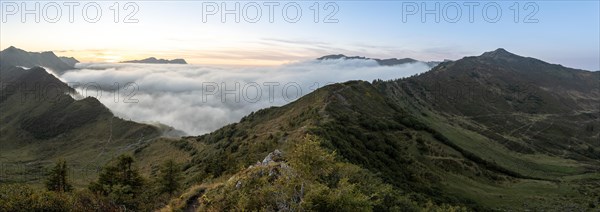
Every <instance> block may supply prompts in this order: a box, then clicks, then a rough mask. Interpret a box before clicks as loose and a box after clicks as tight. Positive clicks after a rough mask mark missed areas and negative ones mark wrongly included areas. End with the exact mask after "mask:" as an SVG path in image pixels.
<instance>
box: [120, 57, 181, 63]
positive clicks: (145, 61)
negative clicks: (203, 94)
mask: <svg viewBox="0 0 600 212" xmlns="http://www.w3.org/2000/svg"><path fill="white" fill-rule="evenodd" d="M121 63H149V64H187V62H186V61H185V60H184V59H173V60H165V59H156V58H155V57H149V58H146V59H143V60H130V61H122V62H121Z"/></svg>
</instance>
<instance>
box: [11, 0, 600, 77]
mask: <svg viewBox="0 0 600 212" xmlns="http://www.w3.org/2000/svg"><path fill="white" fill-rule="evenodd" d="M7 2H11V1H2V4H5V3H7ZM38 2H39V3H40V4H41V7H43V6H44V5H46V4H48V1H38ZM215 2H216V1H215ZM235 2H238V3H240V6H244V5H248V4H249V3H250V1H227V2H225V4H226V5H227V6H230V7H234V4H235ZM289 2H291V1H285V2H279V3H280V5H279V6H278V7H275V10H274V11H275V16H274V19H275V20H274V23H270V22H269V21H268V18H267V12H268V7H265V6H264V5H263V3H264V2H257V3H258V5H260V6H261V10H262V17H261V20H260V21H259V22H258V23H249V22H246V21H245V20H244V19H243V18H241V23H235V22H234V21H233V20H232V19H233V16H232V15H229V16H227V17H228V19H229V20H228V21H227V22H226V23H222V22H221V20H220V16H218V15H213V16H208V20H207V22H206V23H204V22H203V21H202V14H203V13H202V12H203V8H202V4H203V3H205V4H206V3H207V2H206V1H143V2H137V7H138V9H139V12H138V13H137V14H136V15H135V16H134V18H136V19H138V20H139V23H127V24H126V23H121V22H122V19H123V18H124V16H125V15H126V14H127V12H128V11H131V10H124V9H123V8H122V7H123V6H124V4H125V2H120V5H119V6H120V7H121V10H120V18H119V19H120V23H114V21H113V15H114V14H113V11H112V10H110V8H109V6H111V5H113V4H114V1H101V2H100V6H101V8H102V13H103V16H102V18H101V19H100V21H99V22H97V23H88V22H86V21H84V20H83V18H82V15H81V13H82V11H81V8H82V6H83V5H84V4H85V2H82V3H81V5H80V6H79V7H76V8H75V16H74V17H75V21H74V23H69V22H68V20H67V17H66V15H67V14H66V13H67V12H68V11H67V8H66V7H63V8H62V11H63V16H62V18H61V20H60V21H58V23H48V22H46V21H44V19H42V20H41V23H35V22H34V21H33V20H28V21H27V23H21V20H20V16H18V15H20V14H17V15H8V16H7V17H6V19H5V17H4V16H5V15H6V14H5V13H6V8H5V7H3V8H2V13H3V14H2V17H1V18H2V24H1V25H0V27H1V30H0V46H1V48H6V47H8V46H10V45H14V46H17V47H20V48H23V49H26V50H30V51H42V50H53V51H56V52H57V54H59V55H68V56H69V55H70V56H75V57H78V58H80V59H81V60H84V61H119V60H124V59H132V58H139V57H145V56H158V57H165V58H176V57H182V58H185V59H187V60H188V61H190V62H192V63H198V64H238V65H240V64H241V65H274V64H281V63H286V62H291V61H297V60H302V59H309V58H315V57H319V56H322V55H324V54H337V53H343V54H348V55H361V56H369V57H382V58H387V57H412V58H415V59H419V60H443V59H459V58H461V57H463V56H469V55H479V54H481V53H482V52H485V51H490V50H494V49H496V48H500V47H502V48H505V49H507V50H509V51H511V52H513V53H516V54H520V55H524V56H530V57H536V58H539V59H543V60H546V61H548V62H551V63H560V64H563V65H565V66H569V67H576V68H583V69H588V70H598V69H600V59H599V58H600V16H599V13H600V12H599V11H600V4H599V1H532V2H533V3H534V4H531V5H530V7H527V8H524V6H525V5H526V3H527V1H495V2H496V3H498V5H499V6H500V8H501V9H502V16H501V17H500V19H499V21H498V22H496V23H489V22H487V21H485V20H484V18H483V9H482V8H483V7H484V5H485V4H487V3H489V1H488V2H479V6H477V7H475V8H474V12H475V14H474V16H473V17H474V21H473V23H470V22H469V20H468V11H469V10H468V9H469V8H468V7H466V6H465V5H464V3H465V2H457V3H458V5H459V6H460V10H461V12H462V16H461V19H460V20H459V21H458V22H457V23H450V22H448V21H446V20H444V18H443V17H442V18H440V19H441V21H440V22H439V23H436V22H435V21H434V20H433V19H434V16H433V15H428V16H427V18H428V20H427V21H426V22H425V23H423V22H422V21H421V17H420V13H418V12H417V14H416V15H409V16H407V20H406V21H405V22H403V20H402V18H403V12H404V10H403V4H404V5H415V4H416V5H417V6H418V9H419V11H422V9H423V8H422V6H423V4H425V6H426V7H428V8H430V9H431V8H433V7H435V4H436V3H439V5H440V13H441V14H444V12H443V11H441V10H442V8H443V7H444V6H448V13H447V14H448V15H449V16H454V15H455V12H454V11H456V10H455V8H452V7H450V6H452V5H453V4H452V2H450V1H337V2H335V3H336V4H337V8H338V9H339V11H338V12H337V14H336V15H335V16H334V18H335V19H337V20H339V22H338V23H322V21H321V22H320V23H314V22H313V15H314V14H313V10H311V9H310V6H311V5H313V4H314V3H315V2H316V1H306V0H304V1H296V2H298V3H299V5H300V7H301V8H302V18H300V21H298V22H297V23H288V22H286V21H285V20H283V16H282V11H281V8H282V7H283V5H284V4H286V3H289ZM515 2H518V3H519V8H520V10H519V11H520V13H519V23H515V22H514V20H513V19H514V10H511V8H514V7H511V6H513V5H514V4H515ZM20 3H21V2H17V4H18V5H19V6H21V4H20ZM58 3H59V4H62V3H63V2H58ZM216 3H217V5H218V6H219V7H220V8H219V9H222V8H221V3H222V2H216ZM325 3H326V2H325V1H319V5H320V8H321V11H320V16H321V17H320V19H321V20H322V19H323V18H324V16H325V15H326V14H327V13H328V12H329V11H331V10H324V9H323V6H324V5H325ZM26 4H27V5H28V6H30V7H33V2H31V1H30V2H27V3H26ZM332 8H333V6H332V7H329V9H332ZM534 8H537V9H538V11H537V13H536V14H535V15H534V16H533V19H537V20H538V22H537V23H523V19H524V18H525V16H526V15H528V14H529V13H530V12H531V11H532V9H534ZM19 9H22V8H19ZM130 9H131V8H130ZM250 9H253V8H250ZM407 9H410V8H407ZM491 9H494V8H493V7H492V8H491ZM526 9H528V10H526ZM488 14H490V16H494V15H495V13H494V11H493V10H489V11H488ZM289 15H290V16H294V15H295V13H293V12H291V13H290V14H289ZM450 18H451V17H450ZM28 19H33V16H28Z"/></svg>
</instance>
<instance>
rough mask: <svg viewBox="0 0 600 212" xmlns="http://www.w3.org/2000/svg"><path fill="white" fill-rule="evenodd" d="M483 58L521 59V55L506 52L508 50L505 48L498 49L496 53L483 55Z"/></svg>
mask: <svg viewBox="0 0 600 212" xmlns="http://www.w3.org/2000/svg"><path fill="white" fill-rule="evenodd" d="M481 56H482V57H490V58H495V59H498V58H514V57H521V56H519V55H516V54H513V53H510V52H509V51H506V49H503V48H498V49H496V50H494V51H491V52H485V53H483V54H482V55H481Z"/></svg>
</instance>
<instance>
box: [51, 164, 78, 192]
mask: <svg viewBox="0 0 600 212" xmlns="http://www.w3.org/2000/svg"><path fill="white" fill-rule="evenodd" d="M68 173H69V169H68V167H67V162H66V161H65V160H63V159H60V160H59V161H58V162H57V163H56V165H55V166H54V168H52V170H50V173H49V176H48V179H47V181H46V188H47V189H48V190H49V191H56V192H68V191H71V190H73V186H72V185H71V184H70V183H69V182H68V177H67V174H68Z"/></svg>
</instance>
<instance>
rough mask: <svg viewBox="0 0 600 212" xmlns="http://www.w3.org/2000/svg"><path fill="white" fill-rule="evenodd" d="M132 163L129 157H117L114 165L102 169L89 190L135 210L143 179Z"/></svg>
mask: <svg viewBox="0 0 600 212" xmlns="http://www.w3.org/2000/svg"><path fill="white" fill-rule="evenodd" d="M133 162H134V160H133V158H132V157H131V156H129V155H121V156H119V158H118V159H117V162H116V164H115V165H107V166H105V167H104V168H103V169H102V172H101V173H100V176H99V177H98V181H96V182H92V183H91V184H90V186H89V188H90V190H91V191H93V192H95V193H99V194H101V195H104V196H107V197H109V198H110V199H112V200H113V201H115V202H116V203H117V204H122V205H124V206H126V207H128V208H132V209H135V208H137V206H138V204H137V203H138V198H139V196H140V194H141V192H142V187H143V185H144V178H142V176H141V175H140V173H139V171H138V170H137V169H136V168H135V166H134V165H133Z"/></svg>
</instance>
